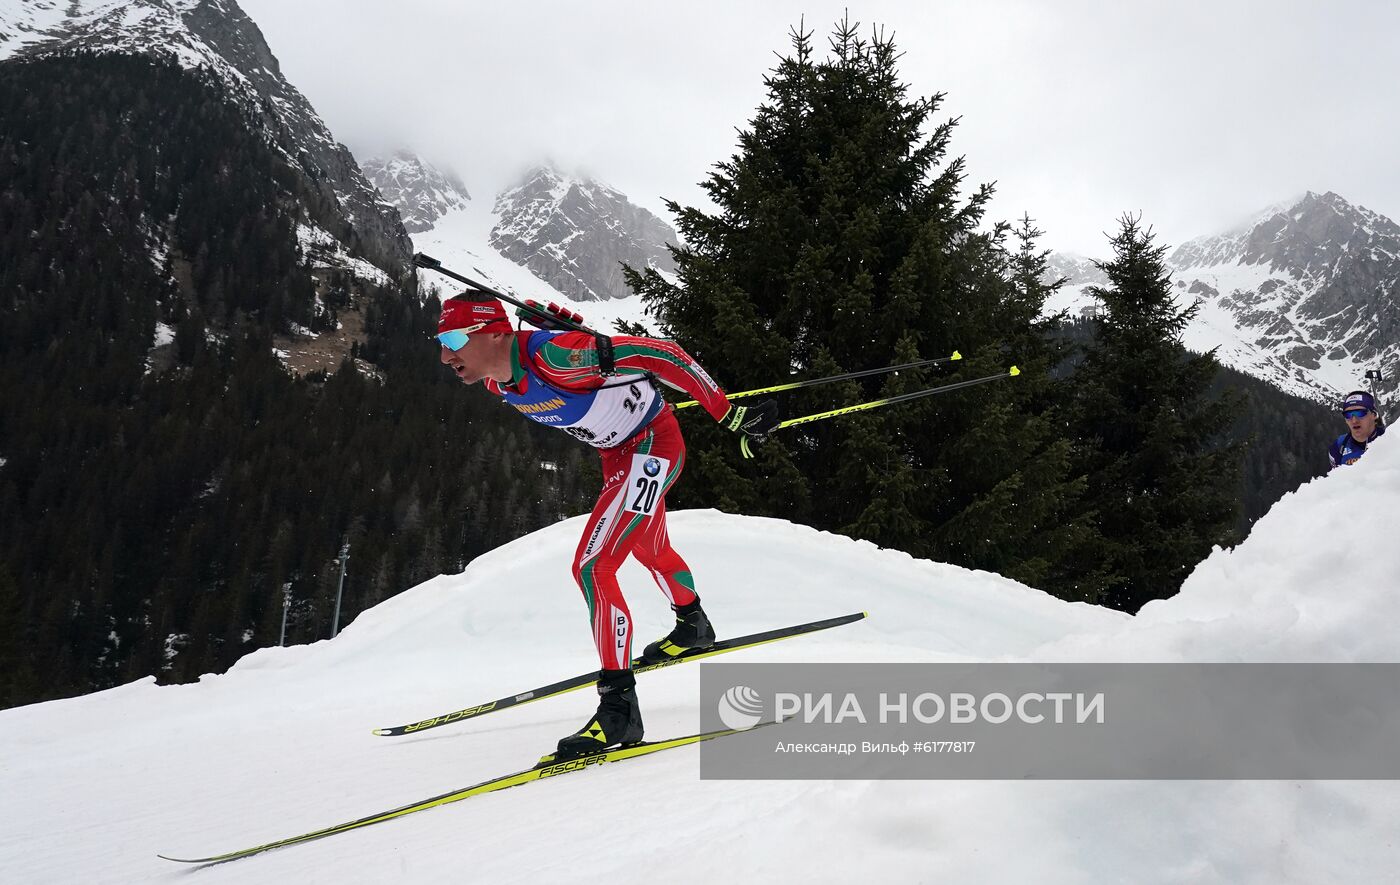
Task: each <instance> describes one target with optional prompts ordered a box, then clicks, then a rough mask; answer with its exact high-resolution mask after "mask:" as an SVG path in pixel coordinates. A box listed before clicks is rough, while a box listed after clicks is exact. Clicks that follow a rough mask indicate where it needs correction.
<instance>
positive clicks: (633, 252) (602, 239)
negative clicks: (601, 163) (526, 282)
mask: <svg viewBox="0 0 1400 885" xmlns="http://www.w3.org/2000/svg"><path fill="white" fill-rule="evenodd" d="M494 211H495V214H496V217H497V223H496V225H495V227H493V228H492V229H491V245H492V247H494V248H495V249H496V250H497V251H499V252H500V253H501V254H502V255H504V256H505V257H507V258H509V259H510V260H511V261H514V262H516V263H517V264H523V265H525V266H526V267H528V268H530V270H532V271H533V272H534V273H535V274H536V275H537V276H539V277H540V278H541V279H543V280H545V281H546V282H548V283H550V284H551V285H553V286H554V287H555V288H557V289H558V290H559V291H561V292H563V293H564V294H566V295H568V296H569V297H570V298H573V299H575V300H578V301H602V300H607V299H611V298H625V297H627V296H628V295H629V294H631V293H630V291H629V290H628V288H627V284H626V281H625V280H624V279H623V277H622V269H621V267H620V264H621V263H626V264H628V265H630V266H632V267H638V268H645V267H653V268H656V269H657V270H660V271H664V272H667V273H670V272H672V271H674V270H675V263H674V261H673V260H672V258H671V253H670V249H669V248H668V247H669V245H670V244H672V243H674V242H675V241H676V232H675V231H674V230H672V229H671V226H670V225H668V224H666V222H664V221H662V220H661V219H660V218H657V217H656V216H655V215H653V214H651V213H650V212H648V211H647V210H645V209H643V208H641V207H640V206H636V205H634V204H633V203H632V202H631V201H629V200H628V199H627V197H626V195H624V194H623V193H622V192H620V191H618V190H617V189H616V188H613V187H611V186H609V185H606V184H603V183H602V182H599V181H597V180H595V179H593V178H590V177H587V176H583V175H578V174H573V173H567V172H563V171H561V170H559V169H557V168H555V167H553V166H551V165H539V166H535V167H534V168H532V169H530V170H529V171H528V172H526V173H525V175H524V176H523V178H522V179H521V180H520V182H519V183H518V184H516V185H515V186H513V187H510V188H508V189H506V190H505V191H503V192H502V193H501V194H500V195H499V196H497V198H496V204H495V209H494Z"/></svg>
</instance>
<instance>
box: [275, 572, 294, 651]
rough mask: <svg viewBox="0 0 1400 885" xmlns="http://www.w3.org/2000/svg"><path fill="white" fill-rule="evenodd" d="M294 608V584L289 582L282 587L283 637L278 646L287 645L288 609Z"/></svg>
mask: <svg viewBox="0 0 1400 885" xmlns="http://www.w3.org/2000/svg"><path fill="white" fill-rule="evenodd" d="M291 607H292V582H291V581H288V582H287V583H285V584H283V585H282V635H281V636H279V637H278V638H277V644H278V645H286V644H287V609H289V608H291Z"/></svg>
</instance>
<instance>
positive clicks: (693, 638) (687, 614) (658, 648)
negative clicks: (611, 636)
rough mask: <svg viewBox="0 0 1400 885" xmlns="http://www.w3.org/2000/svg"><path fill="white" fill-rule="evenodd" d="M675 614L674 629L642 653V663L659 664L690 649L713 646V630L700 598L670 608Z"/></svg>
mask: <svg viewBox="0 0 1400 885" xmlns="http://www.w3.org/2000/svg"><path fill="white" fill-rule="evenodd" d="M671 610H672V611H674V612H675V613H676V628H675V629H674V630H672V631H671V632H670V633H667V634H666V636H665V638H664V639H658V640H657V641H655V642H653V643H652V644H651V645H648V646H647V647H646V648H645V649H643V651H642V663H644V664H659V663H662V662H663V661H669V660H671V659H672V658H674V657H676V655H679V654H681V653H682V652H686V651H689V650H690V649H692V648H709V647H710V646H712V645H714V644H715V628H714V627H711V626H710V619H709V618H707V617H705V610H704V609H702V608H701V607H700V597H698V596H697V597H695V601H694V602H692V603H690V604H689V605H682V606H679V607H677V606H674V605H673V606H671Z"/></svg>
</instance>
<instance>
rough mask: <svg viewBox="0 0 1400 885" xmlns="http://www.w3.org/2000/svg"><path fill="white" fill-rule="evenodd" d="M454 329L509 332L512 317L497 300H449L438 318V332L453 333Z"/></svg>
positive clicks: (445, 302)
mask: <svg viewBox="0 0 1400 885" xmlns="http://www.w3.org/2000/svg"><path fill="white" fill-rule="evenodd" d="M453 329H467V330H470V331H473V332H475V331H482V332H509V331H510V317H509V316H508V315H507V314H506V309H505V306H504V305H502V304H501V302H499V301H497V300H496V299H495V298H487V299H484V300H482V301H467V300H465V299H460V298H449V299H448V300H447V301H444V302H443V303H442V315H441V316H440V317H438V332H439V333H442V332H451V331H452V330H453Z"/></svg>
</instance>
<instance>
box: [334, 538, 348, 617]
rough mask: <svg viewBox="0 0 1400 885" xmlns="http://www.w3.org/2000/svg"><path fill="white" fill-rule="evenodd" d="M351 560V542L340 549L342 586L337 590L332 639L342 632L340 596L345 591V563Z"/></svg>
mask: <svg viewBox="0 0 1400 885" xmlns="http://www.w3.org/2000/svg"><path fill="white" fill-rule="evenodd" d="M349 559H350V541H349V540H348V539H347V540H346V542H345V544H344V545H343V546H342V547H341V548H340V584H339V585H338V586H337V587H336V588H335V614H334V615H333V616H332V617H331V638H332V639H334V638H335V635H336V634H337V633H339V632H340V596H341V594H342V593H343V592H344V591H345V563H346V561H347V560H349Z"/></svg>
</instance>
